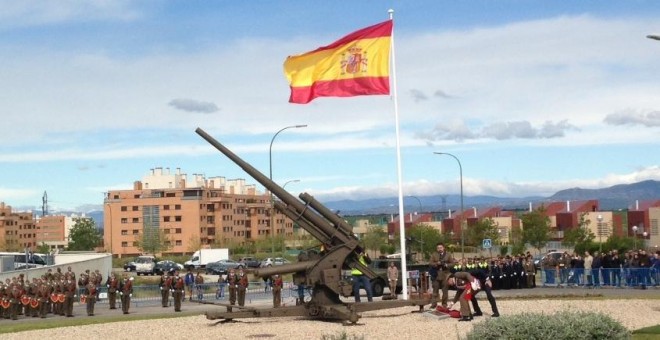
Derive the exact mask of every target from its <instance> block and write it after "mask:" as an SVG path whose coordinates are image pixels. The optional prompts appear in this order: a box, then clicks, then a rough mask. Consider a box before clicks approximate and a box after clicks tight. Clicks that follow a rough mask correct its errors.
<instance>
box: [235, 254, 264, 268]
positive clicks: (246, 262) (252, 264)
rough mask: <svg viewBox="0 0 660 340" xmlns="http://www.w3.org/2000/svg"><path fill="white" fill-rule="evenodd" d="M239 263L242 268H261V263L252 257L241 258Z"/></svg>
mask: <svg viewBox="0 0 660 340" xmlns="http://www.w3.org/2000/svg"><path fill="white" fill-rule="evenodd" d="M238 263H240V265H241V268H259V267H260V266H261V261H260V260H257V259H256V258H254V257H251V256H246V257H241V259H240V260H238Z"/></svg>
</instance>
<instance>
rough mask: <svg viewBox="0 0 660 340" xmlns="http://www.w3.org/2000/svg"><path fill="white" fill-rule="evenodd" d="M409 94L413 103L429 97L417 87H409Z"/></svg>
mask: <svg viewBox="0 0 660 340" xmlns="http://www.w3.org/2000/svg"><path fill="white" fill-rule="evenodd" d="M410 96H411V97H412V98H413V100H414V101H415V103H418V102H421V101H425V100H428V99H429V97H427V96H426V94H424V92H422V91H420V90H417V89H410Z"/></svg>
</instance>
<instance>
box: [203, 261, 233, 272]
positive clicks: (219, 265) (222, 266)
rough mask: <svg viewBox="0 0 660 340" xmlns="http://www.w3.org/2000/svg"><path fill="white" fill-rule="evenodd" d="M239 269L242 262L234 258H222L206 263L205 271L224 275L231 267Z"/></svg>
mask: <svg viewBox="0 0 660 340" xmlns="http://www.w3.org/2000/svg"><path fill="white" fill-rule="evenodd" d="M232 268H233V269H239V268H241V264H240V263H238V262H236V261H232V260H220V261H216V262H211V263H209V264H207V265H206V269H205V273H206V274H209V275H224V274H227V273H228V272H229V270H230V269H232Z"/></svg>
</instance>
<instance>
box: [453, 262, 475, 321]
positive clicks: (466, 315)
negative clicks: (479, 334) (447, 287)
mask: <svg viewBox="0 0 660 340" xmlns="http://www.w3.org/2000/svg"><path fill="white" fill-rule="evenodd" d="M454 278H455V279H458V280H461V281H463V286H462V287H461V284H460V283H459V282H458V280H456V281H457V283H456V288H457V289H458V291H457V292H456V295H457V296H458V301H459V303H460V306H461V319H460V320H459V321H470V320H472V313H471V312H470V301H471V300H472V297H473V296H474V294H476V293H477V292H478V291H475V290H473V288H472V286H471V282H473V281H475V280H476V279H475V278H474V277H473V276H472V275H471V274H470V273H467V272H458V273H455V274H454ZM454 301H456V298H454Z"/></svg>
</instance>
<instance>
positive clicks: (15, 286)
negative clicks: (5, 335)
mask: <svg viewBox="0 0 660 340" xmlns="http://www.w3.org/2000/svg"><path fill="white" fill-rule="evenodd" d="M9 290H10V294H11V295H10V299H9V303H10V304H11V307H10V312H9V315H10V317H11V319H12V320H18V313H19V309H21V295H23V289H22V288H21V285H20V284H19V281H18V280H17V279H16V278H15V277H14V278H12V282H11V285H10V288H9Z"/></svg>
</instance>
